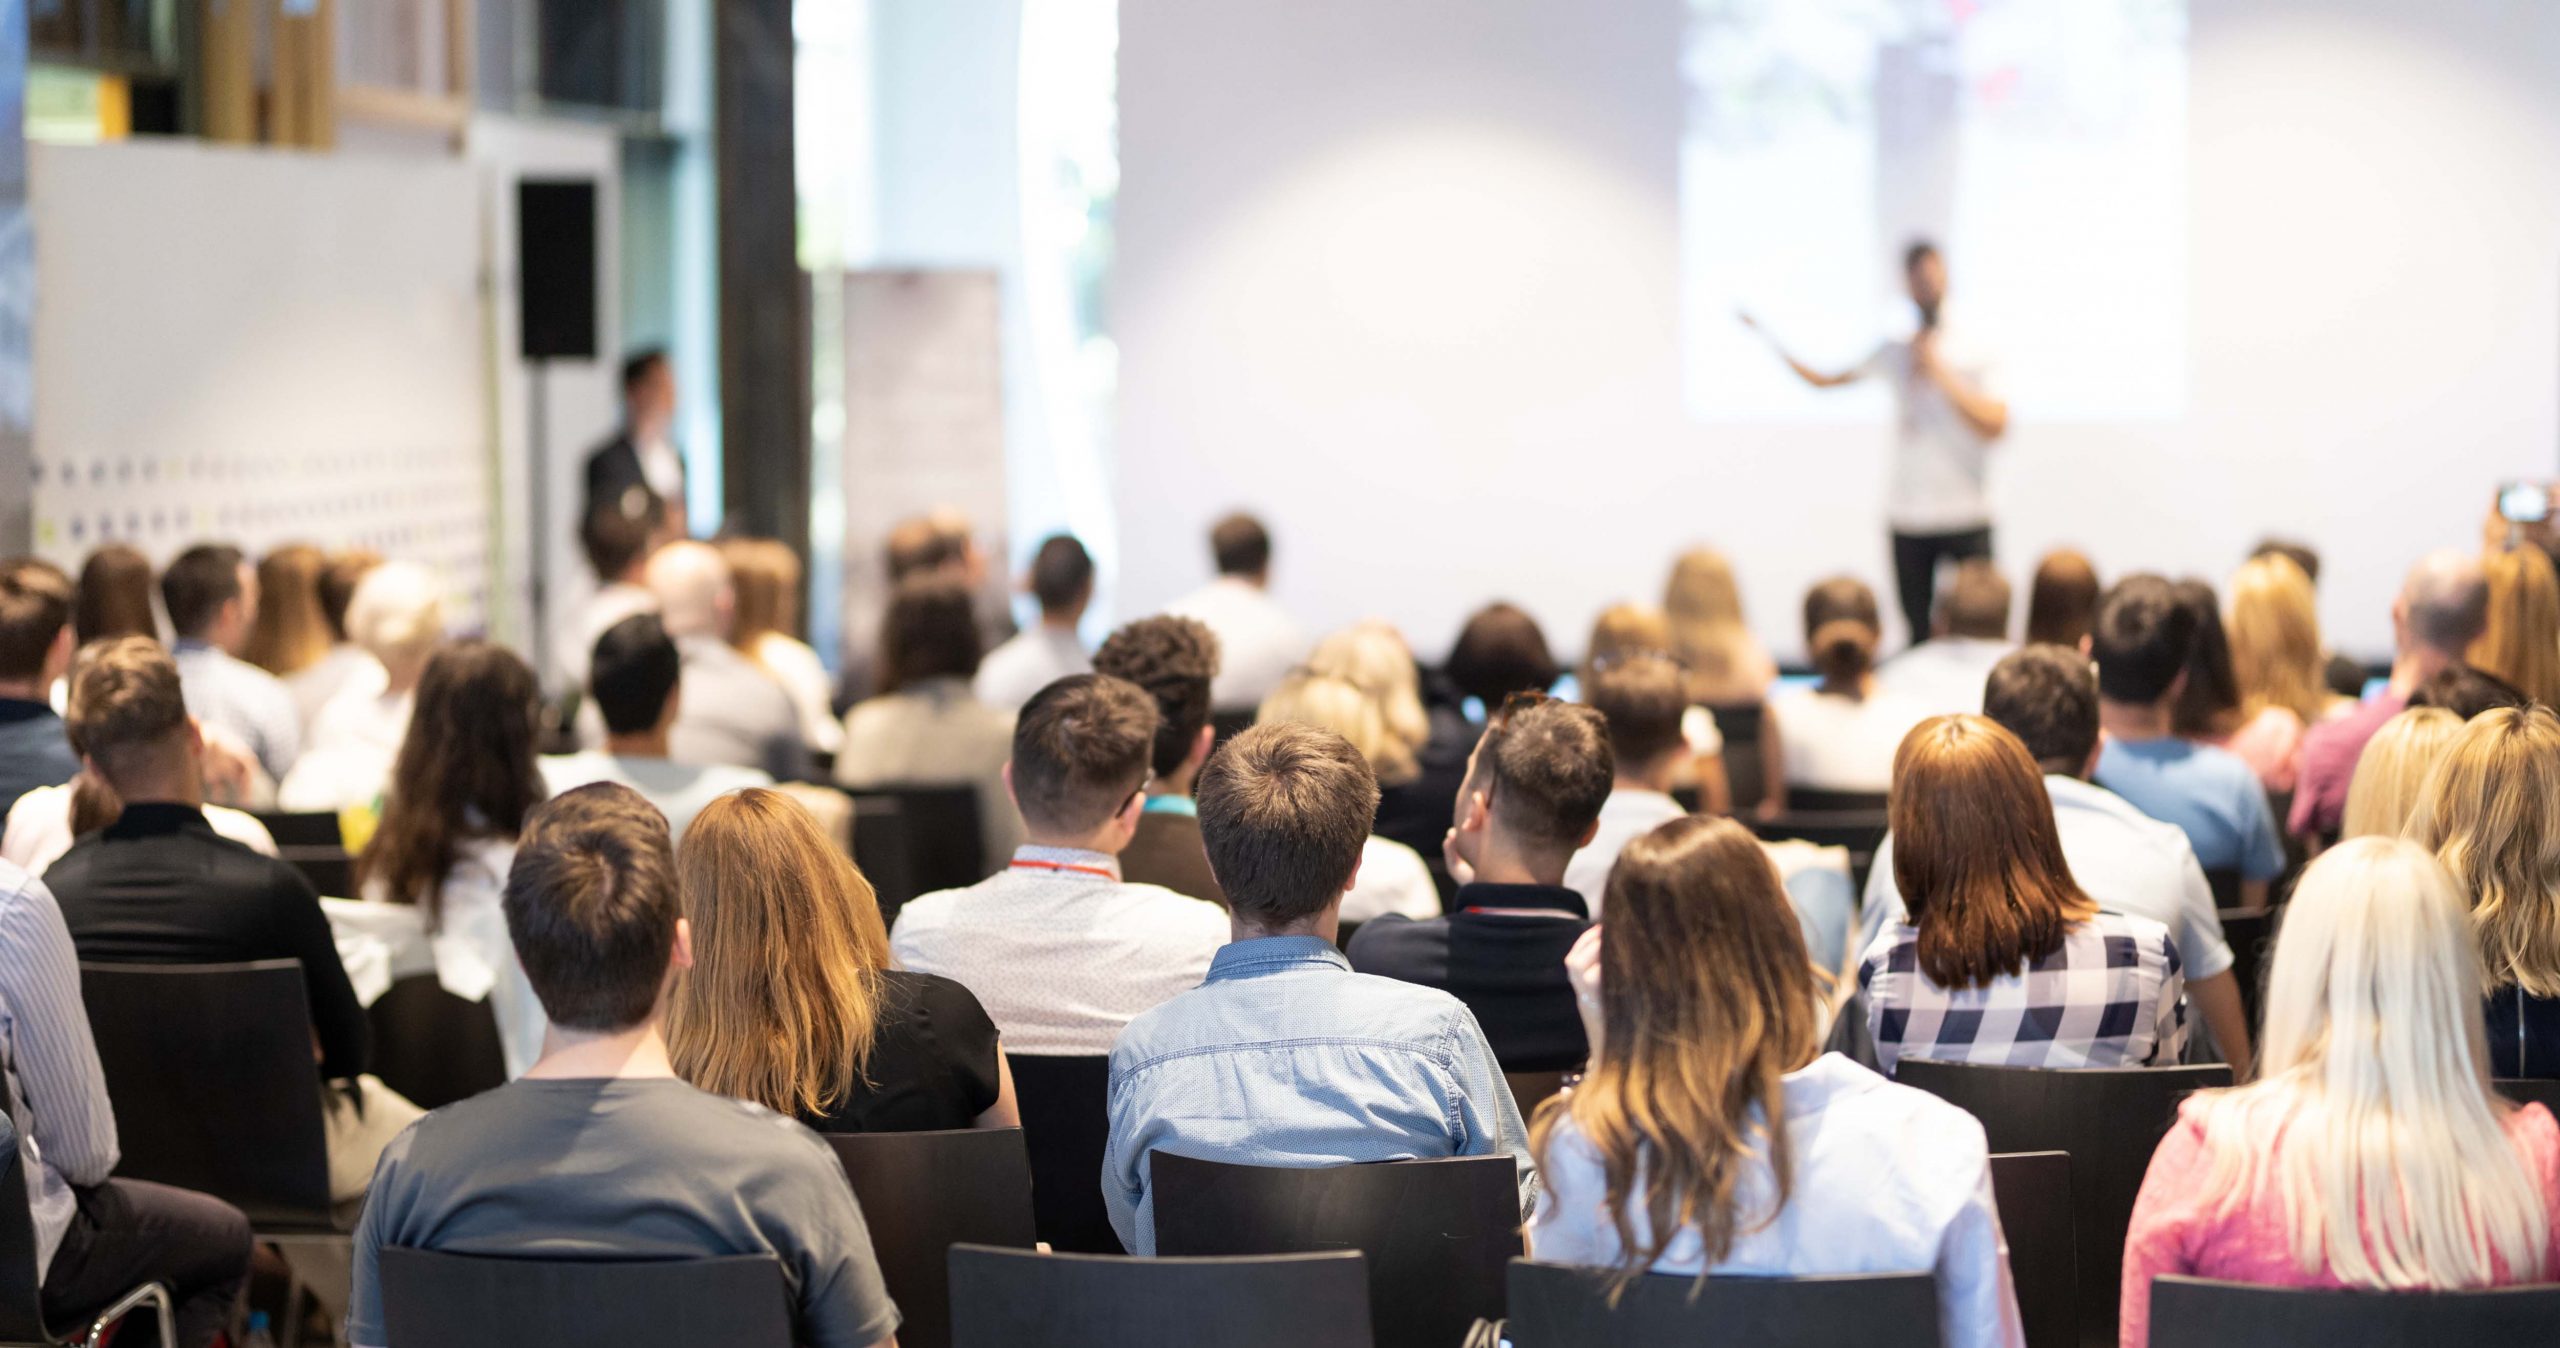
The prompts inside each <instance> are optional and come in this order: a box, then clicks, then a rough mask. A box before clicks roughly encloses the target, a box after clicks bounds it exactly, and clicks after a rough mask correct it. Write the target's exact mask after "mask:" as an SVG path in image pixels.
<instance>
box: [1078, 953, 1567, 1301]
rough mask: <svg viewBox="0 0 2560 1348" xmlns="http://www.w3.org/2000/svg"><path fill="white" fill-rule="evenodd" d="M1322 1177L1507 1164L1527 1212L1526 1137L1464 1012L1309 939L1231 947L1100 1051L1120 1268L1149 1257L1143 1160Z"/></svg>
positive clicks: (1106, 1173) (1108, 1184)
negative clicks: (1169, 1156) (1365, 1165)
mask: <svg viewBox="0 0 2560 1348" xmlns="http://www.w3.org/2000/svg"><path fill="white" fill-rule="evenodd" d="M1155 1151H1170V1152H1173V1153H1175V1154H1177V1155H1182V1156H1192V1157H1198V1158H1200V1159H1202V1160H1210V1161H1226V1162H1229V1163H1231V1164H1236V1165H1266V1166H1327V1165H1350V1164H1354V1163H1358V1162H1363V1161H1412V1160H1423V1159H1434V1158H1439V1157H1446V1156H1490V1155H1500V1154H1502V1153H1504V1152H1508V1153H1510V1154H1511V1155H1512V1156H1513V1157H1515V1158H1516V1159H1517V1160H1518V1161H1519V1163H1520V1200H1521V1212H1522V1214H1523V1215H1524V1216H1525V1215H1526V1214H1527V1213H1528V1211H1529V1209H1530V1207H1531V1205H1533V1204H1534V1202H1535V1201H1536V1197H1537V1166H1536V1163H1535V1162H1533V1161H1531V1160H1530V1159H1529V1148H1528V1130H1527V1129H1525V1128H1523V1127H1522V1126H1521V1123H1520V1108H1519V1106H1518V1105H1516V1104H1514V1103H1513V1102H1512V1099H1511V1088H1510V1086H1509V1085H1508V1084H1506V1083H1505V1082H1504V1081H1503V1079H1502V1068H1501V1067H1500V1066H1499V1065H1497V1064H1496V1063H1495V1062H1494V1057H1493V1049H1492V1047H1491V1046H1490V1045H1488V1044H1487V1043H1486V1042H1485V1038H1484V1031H1483V1030H1482V1029H1480V1028H1478V1027H1477V1025H1476V1018H1475V1016H1474V1015H1473V1014H1471V1013H1470V1012H1469V1011H1468V1010H1467V1007H1466V1004H1465V1003H1464V1002H1461V1001H1459V1000H1458V999H1457V998H1455V997H1452V996H1450V995H1449V994H1448V993H1445V992H1442V991H1439V990H1438V989H1436V988H1425V987H1418V986H1416V985H1414V984H1411V983H1399V982H1397V981H1395V980H1394V979H1391V978H1375V977H1372V976H1370V975H1368V974H1355V973H1353V972H1351V962H1350V961H1349V960H1347V959H1344V958H1343V956H1342V952H1341V951H1339V950H1336V949H1334V947H1333V945H1332V943H1331V942H1328V941H1325V940H1323V939H1321V938H1319V937H1314V936H1269V937H1263V938H1260V939H1257V940H1251V941H1238V942H1236V943H1234V944H1232V945H1229V946H1227V947H1226V948H1225V949H1223V950H1220V951H1219V952H1218V956H1217V958H1216V959H1215V960H1212V961H1211V962H1210V965H1209V976H1208V978H1207V979H1206V980H1204V981H1203V982H1202V983H1201V985H1200V986H1199V987H1197V988H1194V989H1193V990H1191V991H1189V992H1186V993H1184V994H1182V995H1181V996H1179V997H1176V998H1174V999H1173V1000H1172V1001H1169V1002H1166V1003H1165V1004H1164V1005H1162V1006H1159V1007H1157V1008H1156V1009H1154V1010H1152V1011H1149V1012H1147V1013H1146V1014H1144V1015H1141V1016H1139V1017H1138V1018H1137V1019H1136V1020H1133V1021H1131V1022H1130V1023H1129V1028H1128V1029H1127V1030H1126V1031H1124V1032H1123V1033H1122V1034H1121V1036H1120V1042H1119V1044H1118V1045H1117V1046H1116V1047H1114V1048H1113V1049H1112V1050H1111V1143H1110V1147H1109V1149H1108V1150H1107V1151H1106V1152H1105V1153H1104V1154H1103V1158H1102V1197H1103V1201H1104V1203H1105V1205H1106V1206H1108V1207H1109V1208H1110V1210H1111V1227H1112V1229H1113V1230H1114V1231H1117V1232H1118V1233H1119V1235H1120V1240H1121V1243H1122V1244H1124V1245H1126V1246H1128V1247H1129V1252H1130V1253H1132V1254H1140V1255H1152V1254H1154V1253H1155V1252H1156V1226H1155V1208H1154V1203H1153V1198H1152V1196H1151V1194H1150V1191H1149V1175H1150V1168H1149V1164H1148V1159H1147V1158H1148V1154H1149V1153H1151V1152H1155Z"/></svg>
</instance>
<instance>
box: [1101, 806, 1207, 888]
mask: <svg viewBox="0 0 2560 1348" xmlns="http://www.w3.org/2000/svg"><path fill="white" fill-rule="evenodd" d="M1120 878H1122V879H1124V880H1126V881H1128V882H1129V883H1130V884H1133V885H1162V886H1164V887H1165V888H1167V889H1170V890H1172V891H1173V892H1174V893H1176V894H1180V895H1184V896H1185V897H1188V898H1194V899H1200V900H1204V901H1206V902H1209V903H1214V904H1216V905H1218V906H1219V907H1221V908H1224V907H1226V906H1227V891H1225V890H1223V889H1220V888H1219V887H1218V877H1217V875H1216V874H1215V873H1214V872H1212V871H1211V870H1210V869H1209V853H1208V850H1207V849H1206V848H1204V847H1202V846H1201V843H1200V819H1199V817H1198V816H1197V815H1188V814H1176V813H1174V812H1172V811H1170V810H1149V811H1147V812H1146V813H1145V814H1142V815H1139V816H1138V831H1137V832H1136V833H1133V834H1131V835H1129V845H1128V846H1127V847H1124V848H1122V849H1120Z"/></svg>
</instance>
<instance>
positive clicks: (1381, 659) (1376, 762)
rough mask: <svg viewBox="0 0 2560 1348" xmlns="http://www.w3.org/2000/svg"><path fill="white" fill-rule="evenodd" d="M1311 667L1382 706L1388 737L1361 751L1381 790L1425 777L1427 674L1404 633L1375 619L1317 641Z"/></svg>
mask: <svg viewBox="0 0 2560 1348" xmlns="http://www.w3.org/2000/svg"><path fill="white" fill-rule="evenodd" d="M1307 668H1308V669H1309V670H1310V671H1312V672H1314V673H1317V674H1329V675H1331V676H1333V677H1334V678H1337V679H1340V680H1342V681H1343V682H1345V683H1348V684H1350V685H1351V686H1352V687H1354V688H1357V689H1359V690H1360V691H1361V692H1362V693H1363V694H1364V695H1366V696H1367V697H1368V699H1369V700H1370V701H1371V702H1373V703H1376V704H1377V707H1378V719H1379V722H1380V724H1381V725H1382V727H1383V728H1384V729H1385V731H1386V735H1385V736H1384V738H1382V739H1381V740H1380V741H1379V742H1378V744H1377V745H1376V746H1375V749H1374V751H1372V750H1371V749H1370V748H1369V747H1368V746H1363V750H1362V751H1363V752H1364V753H1367V754H1368V756H1369V770H1370V771H1371V772H1373V773H1375V774H1377V778H1378V785H1379V787H1380V788H1382V789H1383V788H1386V787H1392V786H1402V785H1405V784H1406V783H1408V782H1411V781H1412V780H1413V779H1414V778H1416V777H1418V776H1420V775H1421V773H1422V769H1421V765H1420V760H1419V755H1420V753H1421V751H1422V746H1423V744H1424V742H1426V741H1427V740H1429V739H1430V738H1431V719H1430V717H1429V716H1428V715H1426V714H1425V713H1424V712H1423V710H1422V672H1421V670H1420V668H1419V667H1418V666H1416V665H1415V664H1414V662H1413V648H1412V647H1410V646H1407V645H1405V644H1404V637H1403V635H1402V634H1400V633H1398V632H1397V631H1396V629H1395V628H1394V627H1392V626H1389V625H1388V624H1386V623H1384V622H1380V621H1378V620H1376V619H1371V620H1369V621H1367V622H1364V623H1360V624H1358V625H1356V626H1352V627H1346V628H1344V629H1342V630H1341V631H1339V632H1336V633H1334V634H1333V635H1331V636H1329V637H1326V638H1325V639H1324V640H1322V641H1319V642H1317V643H1316V648H1315V650H1314V651H1313V652H1312V653H1310V654H1309V655H1308V656H1307Z"/></svg>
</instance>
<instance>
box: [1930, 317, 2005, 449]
mask: <svg viewBox="0 0 2560 1348" xmlns="http://www.w3.org/2000/svg"><path fill="white" fill-rule="evenodd" d="M1911 359H1912V362H1913V363H1914V364H1915V365H1917V366H1918V367H1919V370H1920V373H1921V374H1922V375H1923V376H1925V377H1926V378H1927V379H1928V381H1929V382H1930V383H1932V384H1935V385H1937V386H1938V391H1939V392H1941V393H1944V394H1945V395H1947V403H1948V405H1949V406H1952V407H1954V408H1955V409H1956V415H1957V416H1960V417H1963V418H1964V419H1965V424H1966V425H1969V426H1971V427H1973V430H1974V433H1975V434H1977V435H1979V436H1981V437H1982V438H1983V439H1985V440H1997V439H1999V438H2000V436H2001V434H2002V433H2003V432H2005V431H2007V430H2008V429H2009V404H2007V403H2006V402H2003V401H2001V399H2000V398H1999V397H1998V396H1997V395H1996V394H1993V393H1992V392H1991V391H1990V390H1988V389H1985V388H1983V387H1982V386H1981V385H1979V384H1976V383H1975V382H1973V381H1972V380H1971V379H1968V378H1966V377H1965V376H1964V374H1963V373H1962V372H1961V371H1957V370H1953V369H1949V368H1948V367H1947V364H1946V362H1945V361H1942V360H1940V359H1939V358H1938V338H1937V334H1936V333H1923V334H1922V335H1920V336H1919V337H1916V338H1913V339H1912V342H1911Z"/></svg>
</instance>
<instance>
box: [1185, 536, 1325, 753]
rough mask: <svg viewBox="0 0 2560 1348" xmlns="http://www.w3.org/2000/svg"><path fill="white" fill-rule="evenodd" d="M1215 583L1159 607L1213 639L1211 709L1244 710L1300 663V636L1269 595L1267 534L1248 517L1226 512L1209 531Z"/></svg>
mask: <svg viewBox="0 0 2560 1348" xmlns="http://www.w3.org/2000/svg"><path fill="white" fill-rule="evenodd" d="M1209 553H1210V556H1211V558H1212V559H1213V560H1214V561H1216V563H1217V565H1218V578H1217V579H1216V580H1214V581H1211V582H1210V583H1209V584H1208V585H1207V586H1205V587H1203V588H1201V589H1198V590H1194V591H1192V592H1191V593H1190V594H1188V595H1186V596H1184V597H1183V598H1181V599H1178V600H1175V601H1174V602H1173V603H1171V604H1168V605H1166V606H1165V611H1166V612H1168V613H1171V614H1173V615H1174V616H1176V617H1181V618H1197V619H1199V620H1200V621H1201V622H1203V623H1206V624H1208V627H1209V630H1210V631H1212V632H1215V633H1217V634H1218V680H1217V684H1216V686H1215V687H1214V688H1212V689H1211V690H1210V694H1209V696H1210V704H1211V705H1212V706H1213V707H1214V708H1215V709H1216V710H1218V711H1222V712H1249V711H1252V710H1253V709H1254V708H1256V707H1258V706H1261V705H1262V699H1264V698H1266V697H1269V696H1270V695H1271V690H1272V689H1274V688H1277V687H1279V686H1280V678H1281V676H1282V675H1284V674H1287V673H1288V672H1289V671H1290V670H1291V669H1293V668H1295V667H1296V666H1297V664H1298V662H1299V661H1300V660H1303V659H1305V658H1306V654H1307V638H1306V634H1305V633H1304V632H1303V631H1301V630H1300V629H1299V627H1298V624H1297V622H1296V621H1295V620H1294V619H1292V618H1290V616H1289V614H1288V612H1287V611H1286V610H1284V609H1282V608H1281V607H1280V605H1279V604H1278V603H1277V602H1276V601H1274V600H1273V599H1272V598H1271V533H1270V531H1269V530H1267V529H1265V528H1263V527H1262V521H1260V520H1257V519H1255V518H1254V517H1253V516H1251V515H1242V514H1238V515H1229V516H1227V517H1226V518H1225V519H1222V520H1219V521H1218V522H1217V524H1216V525H1215V526H1214V527H1212V528H1211V529H1210V530H1209Z"/></svg>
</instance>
